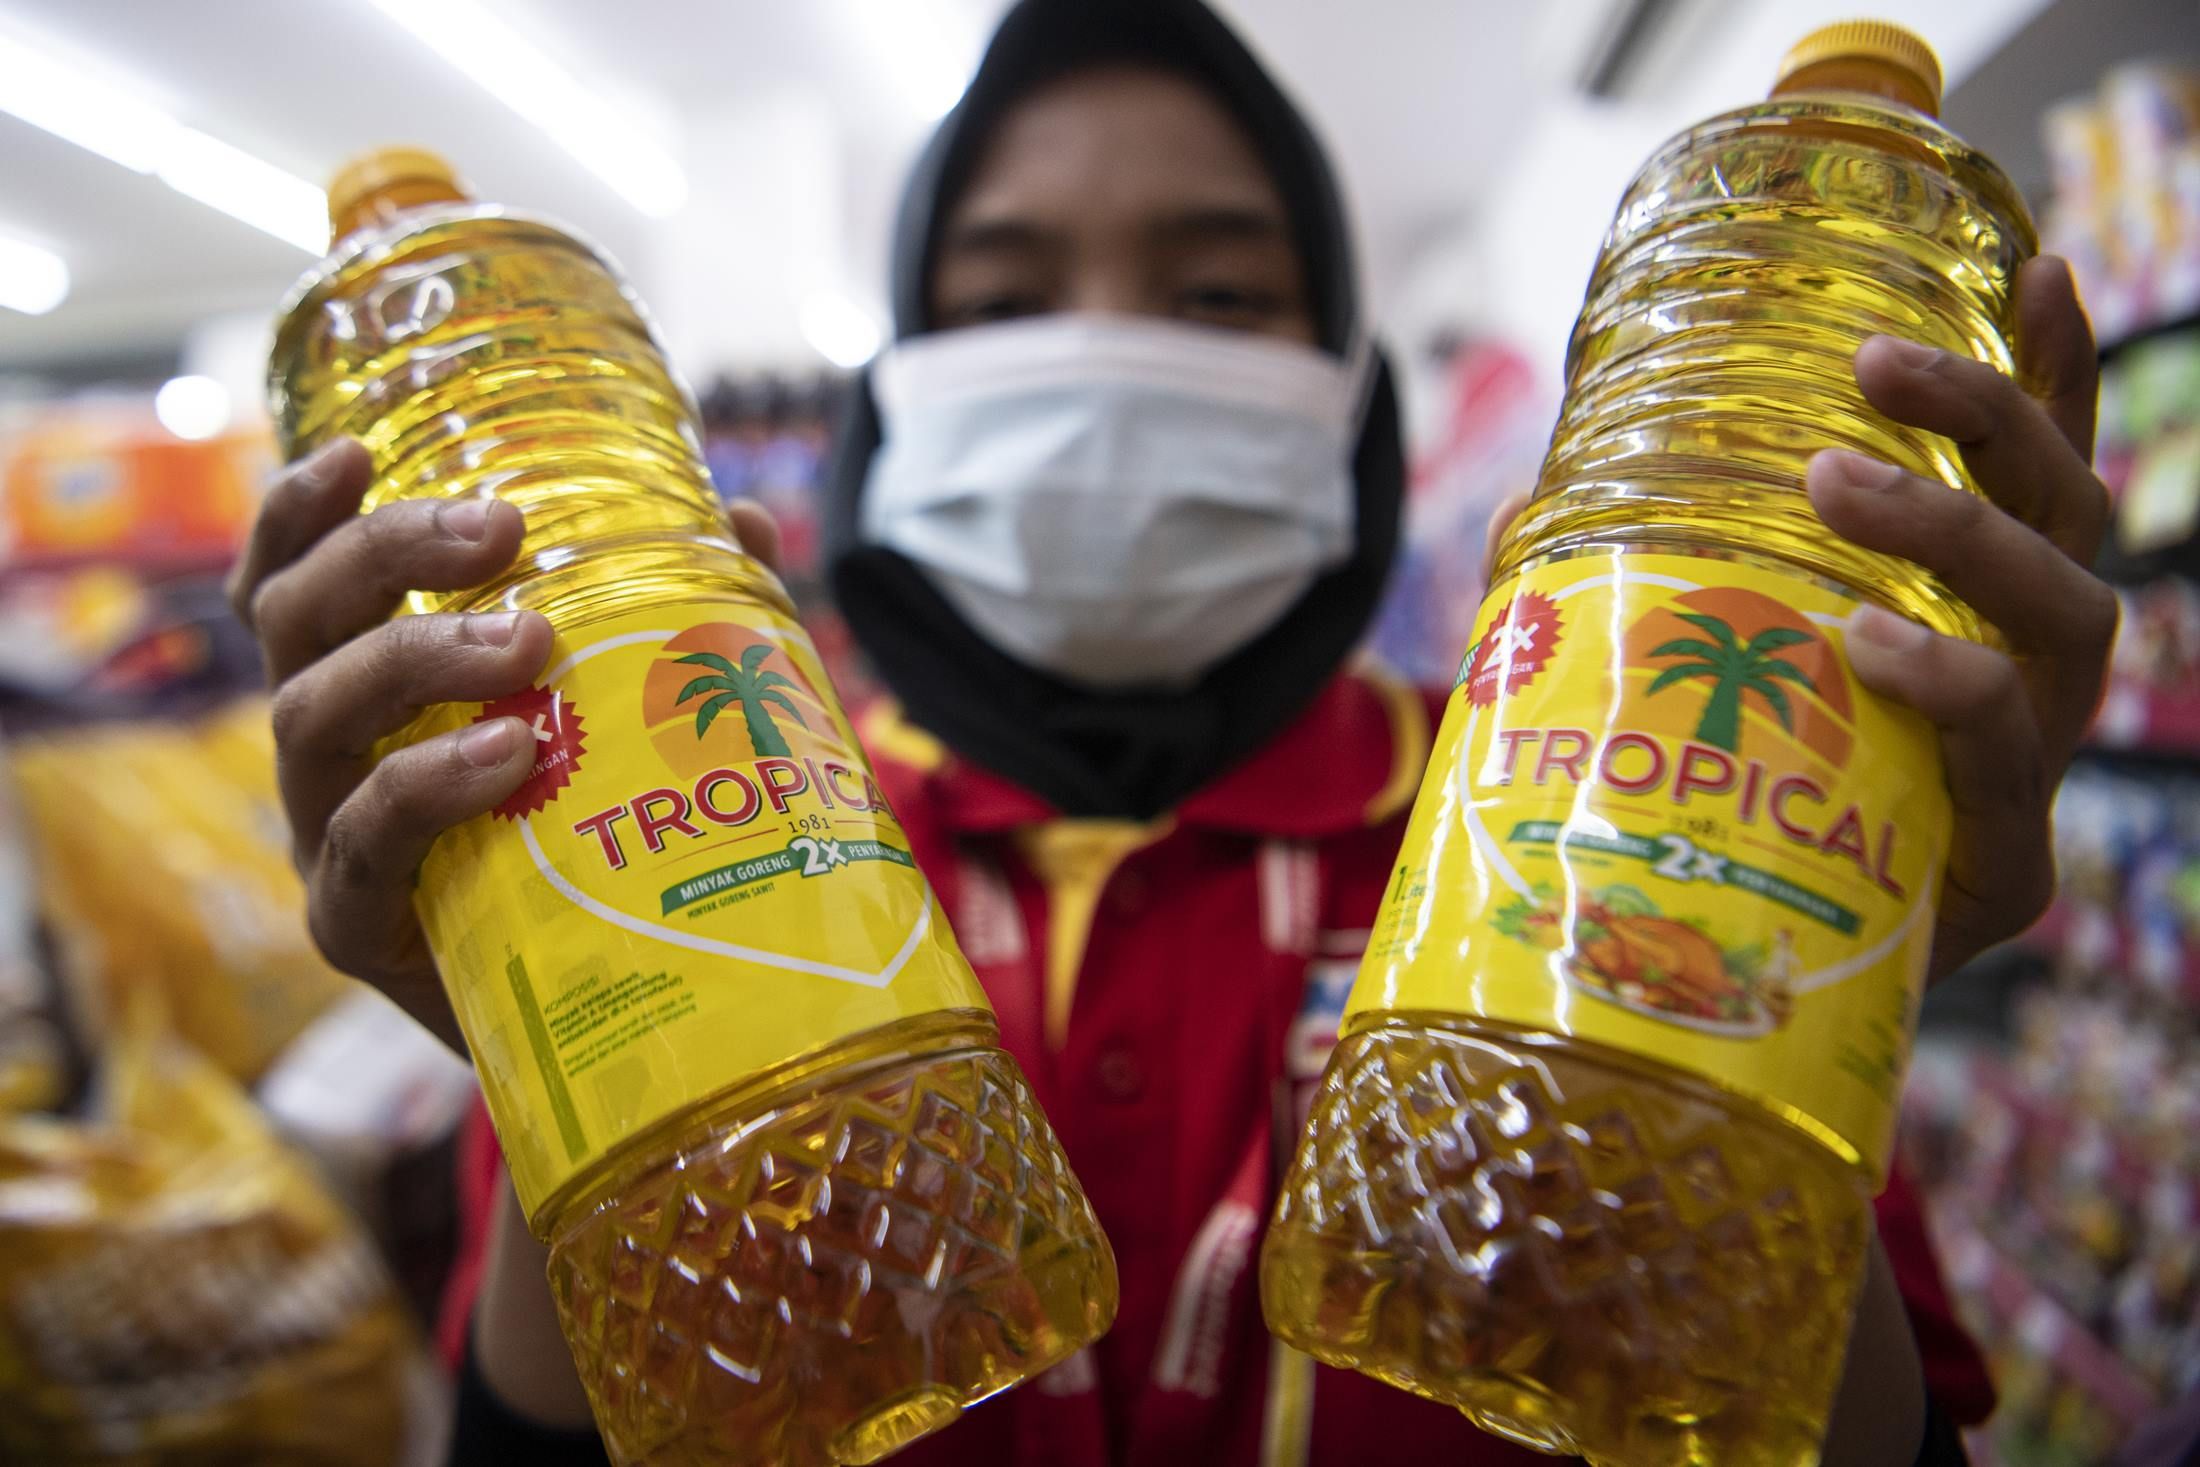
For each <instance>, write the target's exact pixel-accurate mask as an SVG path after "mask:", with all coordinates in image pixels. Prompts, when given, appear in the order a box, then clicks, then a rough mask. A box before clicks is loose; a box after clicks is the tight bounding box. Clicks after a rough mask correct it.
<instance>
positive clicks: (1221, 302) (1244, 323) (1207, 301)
mask: <svg viewBox="0 0 2200 1467" xmlns="http://www.w3.org/2000/svg"><path fill="white" fill-rule="evenodd" d="M1282 304H1283V303H1282V301H1281V299H1280V298H1279V297H1278V296H1277V295H1276V294H1275V292H1273V291H1268V290H1260V289H1256V288H1253V287H1249V286H1242V285H1235V284H1231V283H1229V282H1226V281H1209V282H1205V283H1201V284H1195V285H1189V286H1186V287H1185V288H1184V289H1183V290H1181V291H1179V292H1178V293H1177V314H1178V315H1180V316H1182V317H1183V318H1184V319H1186V320H1188V321H1199V322H1203V323H1205V324H1208V325H1212V326H1237V327H1252V326H1258V325H1260V324H1261V323H1263V322H1265V321H1267V320H1269V319H1270V318H1272V317H1273V316H1274V315H1275V314H1276V312H1277V311H1278V310H1280V309H1281V308H1282Z"/></svg>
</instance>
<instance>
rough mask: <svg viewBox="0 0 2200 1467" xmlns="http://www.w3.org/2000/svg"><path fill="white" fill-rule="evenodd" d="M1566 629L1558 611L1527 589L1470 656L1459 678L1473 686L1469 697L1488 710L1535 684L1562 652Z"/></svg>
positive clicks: (1469, 687) (1507, 605) (1495, 621)
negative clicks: (1499, 701)
mask: <svg viewBox="0 0 2200 1467" xmlns="http://www.w3.org/2000/svg"><path fill="white" fill-rule="evenodd" d="M1563 630H1564V627H1563V623H1562V622H1561V620H1560V618H1559V614H1558V607H1557V606H1556V605H1554V604H1553V603H1552V601H1551V599H1550V598H1549V597H1548V596H1545V595H1542V594H1541V593H1540V592H1536V591H1523V592H1522V593H1521V594H1520V595H1518V596H1516V597H1514V598H1513V599H1512V600H1510V601H1508V602H1506V603H1505V605H1504V607H1503V609H1502V610H1500V611H1499V612H1498V613H1497V616H1496V617H1495V618H1494V619H1493V620H1492V621H1491V622H1490V629H1489V630H1488V631H1487V632H1485V633H1483V634H1482V640H1481V641H1479V642H1477V643H1475V644H1474V649H1473V651H1471V652H1470V653H1468V654H1467V665H1466V668H1465V670H1464V671H1463V672H1462V673H1461V674H1460V679H1459V680H1460V681H1461V682H1463V683H1465V684H1466V686H1467V697H1468V698H1469V699H1471V700H1472V701H1473V702H1474V704H1475V705H1476V706H1477V707H1481V708H1487V707H1489V706H1490V704H1492V703H1495V702H1496V701H1497V700H1498V698H1499V697H1501V696H1502V695H1504V694H1507V693H1517V692H1519V691H1520V690H1521V689H1522V688H1524V687H1526V686H1527V685H1528V684H1529V683H1532V682H1534V681H1535V678H1536V674H1537V673H1540V672H1541V671H1543V669H1544V667H1545V666H1546V665H1548V664H1549V662H1550V660H1551V658H1552V657H1553V656H1555V655H1556V654H1557V652H1558V643H1559V638H1560V634H1561V632H1562V631H1563Z"/></svg>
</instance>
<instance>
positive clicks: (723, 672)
mask: <svg viewBox="0 0 2200 1467" xmlns="http://www.w3.org/2000/svg"><path fill="white" fill-rule="evenodd" d="M772 650H773V649H772V645H771V644H770V643H769V642H756V643H752V644H751V645H750V646H749V648H748V650H747V651H745V652H743V653H742V654H741V664H740V666H738V667H736V666H735V665H734V664H733V663H731V662H728V661H727V660H726V659H725V658H723V657H720V656H719V655H718V654H717V653H715V652H691V653H689V654H688V655H687V656H685V657H680V658H675V659H674V660H675V661H678V662H693V663H698V664H700V665H702V666H704V667H710V668H715V669H717V672H716V675H715V676H712V677H699V678H697V679H695V681H693V682H691V683H689V684H688V685H687V686H686V687H684V688H682V689H680V696H678V697H677V698H674V699H673V700H672V702H673V706H674V707H679V706H681V705H682V704H684V703H686V702H687V701H688V700H689V699H691V698H701V697H703V695H704V694H706V693H707V694H710V695H711V696H710V697H708V698H706V699H705V700H704V701H703V703H702V704H701V705H699V706H698V707H697V708H696V710H695V737H697V738H698V739H700V738H701V737H702V736H703V735H704V734H706V733H708V732H710V726H711V725H712V724H713V723H716V722H717V721H718V715H719V714H721V713H723V712H725V711H726V709H727V707H728V706H729V705H731V704H734V703H739V704H740V705H741V716H742V718H743V719H744V720H745V721H746V722H747V723H748V728H749V742H750V743H751V744H753V745H755V747H756V757H757V758H759V759H775V758H776V759H784V758H786V757H787V739H786V736H785V735H784V734H782V733H780V731H779V724H778V721H777V719H776V718H775V716H774V715H773V713H772V710H771V706H770V705H772V704H775V703H776V704H777V705H779V707H780V709H781V710H782V711H784V712H785V713H786V715H787V716H788V717H789V718H791V719H793V720H794V721H795V722H796V723H797V724H800V725H801V726H802V727H803V728H808V727H809V726H810V724H809V720H807V719H805V718H804V717H803V716H802V710H801V709H799V708H797V707H795V706H794V702H793V700H791V699H790V698H788V696H787V695H786V694H785V693H784V692H781V691H780V690H781V689H782V688H791V687H794V686H796V684H795V682H794V680H793V679H792V678H789V677H786V676H784V675H783V674H780V673H776V672H773V671H771V670H769V669H767V668H766V667H765V666H764V660H765V659H766V658H768V657H770V656H771V655H772Z"/></svg>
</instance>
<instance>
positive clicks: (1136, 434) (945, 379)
mask: <svg viewBox="0 0 2200 1467" xmlns="http://www.w3.org/2000/svg"><path fill="white" fill-rule="evenodd" d="M1363 375H1364V373H1363V372H1362V371H1359V370H1355V369H1354V368H1353V367H1348V366H1347V365H1346V364H1344V363H1342V362H1340V361H1338V360H1337V359H1336V358H1334V357H1331V356H1329V355H1327V354H1325V353H1323V352H1319V351H1316V350H1314V349H1313V348H1311V347H1305V346H1298V345H1295V344H1292V343H1285V342H1276V341H1272V340H1264V339H1261V338H1258V337H1252V336H1240V335H1235V334H1231V333H1228V332H1224V331H1218V330H1215V329H1212V328H1203V327H1196V326H1184V325H1179V324H1176V323H1173V322H1165V321H1150V320H1142V319H1138V318H1133V317H1114V316H1089V315H1050V316H1040V317H1034V318H1032V319H1030V320H1026V321H1013V322H1008V323H1005V324H1001V325H994V326H975V327H969V328H965V329H963V330H958V331H950V332H942V333H939V334H937V335H931V336H923V337H917V338H915V339H913V340H910V341H907V342H904V343H901V344H899V345H897V346H895V347H893V348H891V349H890V350H888V351H887V352H886V353H885V354H884V355H882V356H881V357H880V358H879V360H878V363H877V365H876V366H875V367H874V369H873V377H872V381H873V385H874V389H875V392H876V394H877V399H878V406H879V415H880V420H881V425H882V438H883V441H882V443H881V445H880V448H879V451H878V455H877V457H876V458H875V459H874V460H873V462H872V464H871V473H870V480H869V483H868V484H867V485H866V487H865V490H864V500H863V534H864V537H865V538H866V539H868V540H870V541H871V542H872V543H874V544H878V545H883V546H887V547H889V548H891V549H893V550H897V551H899V552H900V553H901V554H902V555H904V556H906V557H908V558H909V560H910V561H912V562H913V563H915V564H916V565H917V566H918V567H919V569H921V570H922V571H923V573H924V575H925V577H926V579H927V580H929V581H930V582H931V583H932V585H933V586H934V587H935V588H937V589H938V591H939V593H940V594H941V595H942V596H943V597H945V598H946V599H947V601H948V602H949V604H951V605H952V606H953V607H954V608H955V610H956V611H957V612H959V613H960V614H961V615H962V617H963V619H964V620H965V621H967V622H968V623H969V624H970V626H971V627H972V628H973V629H974V630H975V631H977V633H978V634H979V635H980V636H982V637H984V638H985V639H986V640H987V641H988V642H990V643H992V644H993V645H994V646H995V647H998V648H999V649H1000V650H1001V651H1003V652H1006V653H1007V654H1009V655H1010V656H1012V657H1014V658H1016V659H1017V660H1018V661H1021V662H1024V663H1026V664H1029V665H1030V666H1033V667H1037V668H1042V669H1044V670H1046V671H1048V672H1051V673H1054V674H1056V675H1057V676H1060V677H1062V678H1064V679H1067V680H1069V681H1071V682H1076V683H1081V684H1085V685H1088V686H1092V687H1100V688H1123V687H1132V686H1158V687H1183V686H1185V685H1187V684H1189V683H1191V682H1192V681H1194V680H1195V679H1197V678H1198V676H1199V675H1200V674H1201V673H1203V672H1205V671H1206V670H1207V669H1208V668H1210V667H1212V666H1213V665H1214V664H1215V663H1217V662H1220V661H1221V660H1222V659H1223V658H1225V657H1227V656H1229V655H1230V654H1231V653H1232V652H1235V651H1236V650H1237V649H1239V648H1240V647H1243V646H1244V645H1245V644H1246V643H1248V642H1250V641H1252V640H1253V638H1255V637H1257V636H1259V635H1260V634H1261V633H1262V632H1264V631H1266V630H1267V629H1268V628H1269V627H1270V626H1273V625H1274V624H1275V622H1276V619H1277V618H1278V617H1280V616H1281V615H1282V614H1283V612H1284V611H1285V610H1286V609H1287V608H1288V607H1290V606H1291V604H1292V603H1293V602H1295V601H1297V600H1298V598H1299V597H1300V596H1301V595H1302V594H1303V593H1304V592H1305V590H1306V588H1307V587H1308V586H1309V585H1311V584H1312V583H1313V582H1314V579H1315V578H1316V577H1317V576H1319V575H1320V574H1321V573H1322V572H1323V571H1325V570H1328V569H1330V568H1332V567H1334V566H1336V565H1338V564H1340V563H1342V562H1343V561H1344V560H1346V559H1347V558H1348V557H1349V556H1350V555H1351V553H1352V527H1353V515H1354V507H1355V501H1354V493H1353V487H1352V473H1351V463H1352V452H1353V443H1354V440H1355V438H1356V437H1357V435H1358V429H1359V423H1358V418H1359V414H1360V409H1361V405H1362V399H1363V397H1364V395H1365V394H1364V391H1363V390H1362V386H1361V378H1362V377H1363Z"/></svg>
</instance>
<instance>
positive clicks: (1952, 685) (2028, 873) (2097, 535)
mask: <svg viewBox="0 0 2200 1467" xmlns="http://www.w3.org/2000/svg"><path fill="white" fill-rule="evenodd" d="M2017 356H2018V371H2019V376H2020V378H2021V381H2022V385H2019V382H2018V381H2012V380H2011V379H2010V378H2008V377H2005V376H2003V375H2002V374H2001V373H2000V372H1997V371H1995V370H1994V369H1993V368H1992V367H1990V366H1988V365H1986V364H1985V363H1984V362H1980V361H1976V360H1974V359H1972V358H1970V357H1963V356H1956V355H1953V354H1951V353H1948V352H1942V351H1936V350H1934V349H1932V348H1930V347H1924V346H1919V345H1916V344H1914V343H1911V342H1906V341H1900V340H1897V339H1895V338H1893V337H1885V336H1880V337H1874V338H1873V339H1872V340H1870V341H1868V342H1866V343H1865V344H1864V346H1863V348H1862V349H1861V350H1859V351H1858V352H1857V354H1856V381H1857V385H1858V386H1859V387H1861V388H1862V389H1863V391H1864V395H1865V397H1866V398H1867V399H1869V400H1870V402H1871V404H1872V406H1874V407H1876V408H1878V409H1879V410H1880V411H1881V412H1883V413H1885V414H1886V415H1887V416H1888V417H1890V418H1893V419H1895V420H1897V421H1898V422H1903V423H1908V424H1911V425H1912V426H1915V427H1919V428H1924V429H1927V430H1929V431H1931V432H1934V433H1939V434H1943V435H1945V436H1946V437H1949V438H1952V439H1954V440H1955V442H1956V444H1957V446H1958V447H1959V448H1960V449H1961V450H1962V453H1963V461H1964V463H1965V465H1966V466H1967V467H1968V468H1969V469H1970V471H1971V475H1972V477H1973V478H1974V479H1975V480H1976V481H1977V483H1978V486H1979V488H1981V489H1983V490H1984V491H1985V492H1986V495H1987V498H1985V499H1981V498H1978V497H1977V496H1976V495H1972V494H1967V493H1964V492H1962V491H1960V490H1956V489H1950V488H1949V487H1947V486H1946V485H1945V484H1940V483H1936V482H1933V481H1931V480H1928V479H1922V478H1919V477H1918V476H1917V475H1915V474H1909V473H1905V472H1903V471H1901V470H1899V469H1896V468H1894V467H1893V466H1891V465H1888V464H1883V463H1880V462H1878V461H1877V460H1874V459H1870V458H1865V457H1863V456H1861V455H1859V454H1853V453H1844V452H1839V451H1832V450H1829V451H1827V452H1825V453H1821V454H1819V455H1818V456H1817V457H1816V458H1814V459H1813V460H1812V461H1811V465H1810V473H1809V488H1810V497H1811V503H1812V504H1813V505H1814V506H1816V508H1817V510H1818V513H1819V515H1820V517H1821V518H1823V519H1824V520H1825V522H1826V523H1827V525H1829V526H1830V527H1831V528H1832V529H1833V530H1834V531H1835V532H1836V533H1838V534H1840V535H1843V536H1845V537H1847V538H1848V539H1850V540H1853V541H1855V542H1856V543H1857V544H1859V545H1863V546H1866V547H1868V548H1870V549H1873V550H1880V551H1885V552H1888V553H1890V554H1894V555H1899V556H1902V557H1904V558H1906V559H1909V560H1913V561H1916V562H1917V563H1918V564H1919V565H1922V566H1924V567H1925V568H1926V569H1927V570H1930V571H1932V572H1933V573H1934V574H1935V575H1937V576H1939V577H1940V579H1941V581H1942V582H1943V583H1944V584H1946V585H1947V586H1948V587H1949V588H1950V589H1951V590H1953V591H1954V592H1956V594H1958V595H1959V596H1961V597H1963V599H1964V600H1965V601H1968V602H1969V603H1970V604H1971V606H1972V607H1973V608H1974V609H1976V610H1977V611H1978V612H1979V614H1980V615H1982V616H1984V617H1985V618H1986V619H1987V620H1988V621H1991V622H1992V623H1993V624H1994V625H1995V626H1996V627H1998V628H1999V629H2000V630H2001V633H2002V636H2003V637H2004V638H2005V639H2006V640H2007V642H2008V644H2009V647H2010V652H2007V653H2004V652H2000V651H1996V650H1995V649H1993V648H1991V647H1984V646H1980V645H1978V644H1976V643H1973V642H1966V641H1963V640H1961V639H1959V638H1953V637H1943V636H1940V635H1938V634H1936V633H1934V632H1931V631H1929V630H1927V629H1926V628H1924V627H1921V626H1919V625H1917V624H1916V623H1914V622H1910V621H1906V620H1904V619H1903V618H1901V617H1898V616H1895V615H1894V614H1892V613H1891V612H1887V611H1884V610H1881V609H1880V608H1878V607H1869V606H1867V607H1864V608H1862V609H1860V610H1859V611H1858V612H1857V613H1856V614H1855V615H1854V617H1852V618H1851V620H1850V623H1849V635H1848V639H1847V640H1848V653H1849V663H1850V665H1851V666H1852V667H1853V668H1854V669H1855V670H1856V676H1857V678H1858V680H1859V681H1861V682H1862V683H1863V684H1864V685H1865V686H1866V687H1868V688H1870V689H1872V690H1873V691H1874V692H1877V693H1880V694H1882V695H1883V696H1885V697H1889V698H1892V699H1894V700H1895V701H1896V702H1898V703H1904V704H1907V705H1908V706H1910V707H1912V708H1914V709H1916V710H1917V711H1918V712H1920V713H1922V714H1924V715H1925V717H1926V718H1928V719H1930V720H1931V721H1932V722H1933V724H1934V726H1935V727H1936V728H1938V729H1939V730H1940V744H1941V751H1942V754H1943V756H1944V762H1945V763H1946V765H1947V771H1948V789H1949V793H1950V795H1951V796H1952V797H1953V798H1954V802H1955V833H1954V839H1953V842H1952V844H1951V846H1950V849H1949V853H1948V869H1947V879H1946V882H1945V884H1944V886H1943V887H1942V891H1941V898H1940V922H1939V926H1938V928H1937V929H1936V931H1935V932H1934V936H1933V956H1932V966H1931V971H1930V974H1929V977H1930V978H1933V979H1938V978H1942V977H1945V976H1946V975H1947V974H1949V973H1951V972H1953V971H1954V970H1955V969H1956V968H1958V967H1960V966H1961V965H1963V964H1964V963H1966V962H1968V961H1970V960H1971V959H1972V958H1974V957H1976V956H1978V954H1979V953H1981V952H1983V951H1985V950H1986V949H1987V948H1989V947H1991V946H1993V945H1994V944H1995V943H1997V942H2000V941H2002V940H2004V939H2006V938H2010V937H2014V936H2016V935H2017V934H2018V933H2020V932H2022V931H2023V930H2024V929H2025V928H2026V927H2028V926H2030V925H2031V924H2032V922H2033V921H2034V920H2035V919H2037V918H2038V917H2039V915H2040V914H2041V913H2042V912H2044V911H2045V910H2046V909H2047V903H2048V901H2049V900H2050V899H2051V898H2052V897H2053V895H2054V891H2055V856H2054V848H2053V845H2052V841H2051V829H2050V823H2049V822H2050V815H2051V811H2052V806H2053V802H2054V797H2055V787H2056V786H2057V785H2058V784H2060V783H2061V781H2062V775H2063V771H2064V770H2065V769H2067V768H2068V767H2069V764H2070V759H2071V756H2072V755H2073V754H2074V753H2075V752H2076V751H2077V747H2078V743H2079V741H2080V739H2082V738H2083V737H2084V734H2085V730H2086V726H2087V724H2089V723H2090V722H2091V721H2092V718H2093V712H2094V709H2095V707H2096V706H2097V705H2098V703H2099V702H2100V696H2101V686H2102V683H2103V680H2104V679H2105V678H2106V676H2107V670H2108V654H2109V647H2110V644H2111V643H2112V642H2113V641H2114V639H2115V635H2116V618H2117V608H2116V597H2115V594H2114V593H2113V592H2111V591H2110V590H2109V589H2108V587H2107V586H2106V585H2105V584H2103V583H2102V582H2101V581H2100V580H2099V578H2097V577H2096V576H2094V575H2093V573H2092V571H2091V570H2090V569H2088V567H2090V566H2091V565H2092V563H2093V558H2094V556H2095V555H2096V554H2097V553H2098V552H2099V550H2100V547H2101V537H2102V535H2103V534H2104V533H2105V531H2106V530H2107V527H2108V515H2109V498H2108V490H2107V489H2106V488H2105V487H2104V486H2103V485H2102V483H2101V481H2100V480H2099V479H2098V478H2096V477H2095V476H2094V473H2093V470H2092V467H2091V458H2092V453H2093V410H2094V399H2095V394H2096V390H2097V387H2098V374H2097V370H2096V362H2097V355H2096V352H2095V349H2094V345H2093V332H2092V328H2091V327H2090V326H2088V325H2087V324H2086V319H2085V312H2084V310H2083V309H2082V308H2081V307H2080V306H2079V304H2078V296H2077V290H2076V288H2075V287H2074V286H2073V285H2072V283H2071V279H2070V267H2069V266H2068V265H2066V264H2064V263H2063V261H2061V260H2060V259H2057V258H2055V257H2053V256H2049V255H2043V256H2041V257H2040V258H2038V259H2036V260H2032V261H2030V262H2028V263H2027V264H2026V265H2025V267H2024V269H2023V270H2022V271H2021V272H2020V273H2019V274H2018V277H2017ZM1526 504H1527V496H1525V495H1521V496H1518V497H1516V498H1514V499H1511V500H1508V501H1506V502H1505V503H1504V504H1503V505H1501V506H1500V507H1499V508H1498V510H1497V512H1496V514H1495V515H1493V516H1492V517H1491V520H1490V531H1489V546H1488V549H1487V551H1486V554H1485V560H1484V564H1483V569H1484V572H1485V574H1486V573H1487V571H1488V569H1489V565H1490V562H1491V560H1492V559H1494V555H1495V550H1496V546H1497V543H1498V540H1499V538H1500V537H1501V536H1502V534H1503V533H1504V530H1505V528H1506V526H1508V525H1510V524H1511V523H1512V521H1513V520H1514V518H1516V517H1517V516H1518V514H1519V513H1520V511H1521V509H1523V508H1524V507H1525V506H1526ZM2012 654H2013V655H2012Z"/></svg>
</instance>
